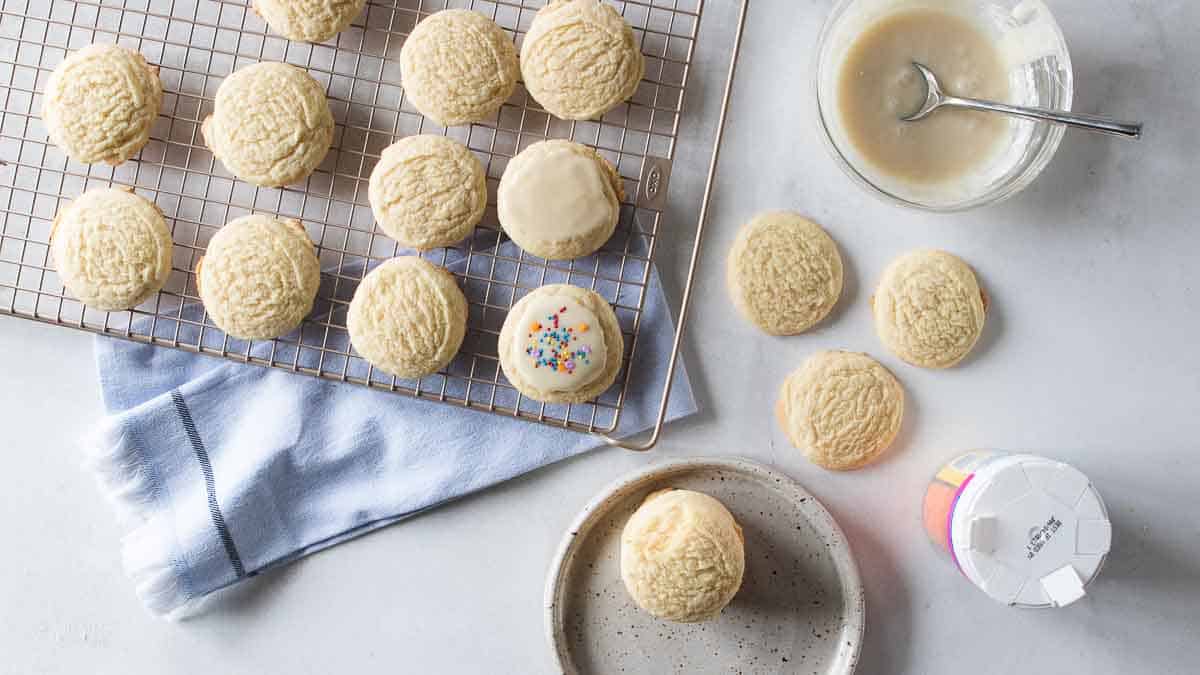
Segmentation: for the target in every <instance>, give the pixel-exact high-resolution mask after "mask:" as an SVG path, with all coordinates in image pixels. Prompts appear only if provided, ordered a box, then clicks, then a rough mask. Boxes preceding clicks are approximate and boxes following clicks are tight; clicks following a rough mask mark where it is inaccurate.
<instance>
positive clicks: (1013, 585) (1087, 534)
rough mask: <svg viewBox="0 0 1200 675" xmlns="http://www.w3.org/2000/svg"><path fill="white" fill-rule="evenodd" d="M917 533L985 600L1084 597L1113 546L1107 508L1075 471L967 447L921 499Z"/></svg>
mask: <svg viewBox="0 0 1200 675" xmlns="http://www.w3.org/2000/svg"><path fill="white" fill-rule="evenodd" d="M923 513H924V516H923V517H924V524H925V532H926V534H928V535H929V538H930V540H931V541H933V542H934V544H935V545H936V546H937V547H938V548H939V549H941V550H943V551H945V552H946V553H947V554H949V556H950V558H951V559H952V560H953V561H954V563H955V565H956V566H957V567H958V569H959V571H961V572H962V574H963V575H964V576H965V577H966V578H967V579H968V580H970V581H971V583H973V584H974V585H975V586H977V587H978V588H979V589H980V590H982V591H983V592H984V593H986V594H987V595H989V596H990V597H991V598H993V599H994V600H997V601H999V602H1003V603H1005V604H1007V605H1012V606H1015V607H1062V606H1065V605H1069V604H1071V603H1072V602H1075V601H1077V600H1079V599H1080V598H1082V597H1083V596H1084V587H1085V586H1086V585H1087V584H1088V583H1089V582H1090V581H1091V580H1092V579H1093V578H1095V576H1096V575H1097V574H1098V573H1099V572H1100V568H1101V566H1102V565H1103V564H1104V559H1105V557H1106V556H1107V555H1108V551H1109V548H1110V546H1111V543H1112V528H1111V525H1110V524H1109V520H1108V512H1107V510H1106V509H1105V507H1104V502H1103V501H1102V500H1101V499H1100V495H1099V493H1097V492H1096V490H1095V489H1094V488H1093V487H1092V485H1091V482H1090V481H1089V480H1088V478H1087V477H1086V476H1084V475H1083V474H1082V473H1081V472H1080V471H1079V470H1077V469H1075V468H1074V467H1072V466H1070V465H1068V464H1064V463H1062V462H1056V461H1054V460H1051V459H1046V458H1044V457H1038V456H1036V455H1025V454H1009V453H1004V452H996V451H991V450H976V451H973V452H968V453H966V454H963V455H960V456H958V457H955V458H954V459H952V460H951V461H950V462H948V463H946V464H945V465H944V466H943V467H942V468H941V469H939V470H938V472H937V474H936V475H935V476H934V477H933V480H932V481H930V483H929V487H928V489H926V491H925V500H924V508H923Z"/></svg>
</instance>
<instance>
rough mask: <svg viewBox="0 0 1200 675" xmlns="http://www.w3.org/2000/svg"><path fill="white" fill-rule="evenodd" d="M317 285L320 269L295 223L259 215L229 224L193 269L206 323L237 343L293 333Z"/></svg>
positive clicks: (211, 242)
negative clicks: (206, 315)
mask: <svg viewBox="0 0 1200 675" xmlns="http://www.w3.org/2000/svg"><path fill="white" fill-rule="evenodd" d="M320 284H321V267H320V263H319V262H318V261H317V254H316V251H315V250H314V248H313V243H312V240H311V239H309V238H308V233H307V232H305V231H304V226H303V225H301V224H300V221H298V220H290V219H288V220H284V219H280V218H276V217H274V216H268V215H263V214H253V215H249V216H242V217H241V218H237V219H234V220H231V221H229V222H228V223H227V224H226V225H225V227H222V228H221V229H220V230H218V231H217V233H216V234H215V235H213V238H212V240H211V241H209V242H208V249H207V250H206V251H205V252H204V257H203V258H201V259H200V260H199V261H198V262H197V263H196V287H197V288H198V290H199V291H200V301H201V302H202V303H204V309H205V311H207V312H208V316H209V318H210V319H212V321H213V323H215V324H217V327H218V328H220V329H221V330H223V331H225V332H226V333H228V334H229V335H231V336H232V337H235V338H240V339H243V340H267V339H270V338H276V337H279V336H281V335H286V334H287V333H290V332H292V331H293V330H295V329H296V327H297V326H299V325H300V322H301V321H302V320H304V317H305V316H307V315H308V313H309V312H311V311H312V307H313V301H314V300H315V299H316V297H317V288H318V287H319V286H320Z"/></svg>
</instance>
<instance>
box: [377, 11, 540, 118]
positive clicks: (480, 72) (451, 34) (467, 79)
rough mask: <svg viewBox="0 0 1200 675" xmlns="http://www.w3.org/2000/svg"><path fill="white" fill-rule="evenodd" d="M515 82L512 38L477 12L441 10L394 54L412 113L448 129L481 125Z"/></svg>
mask: <svg viewBox="0 0 1200 675" xmlns="http://www.w3.org/2000/svg"><path fill="white" fill-rule="evenodd" d="M520 76H521V69H520V66H518V65H517V50H516V47H514V46H513V42H512V38H510V37H509V36H508V34H507V33H505V32H504V31H503V30H502V29H501V28H500V27H499V26H497V25H496V23H495V22H494V21H492V20H491V19H489V18H487V17H486V16H484V15H482V14H479V13H478V12H472V11H470V10H466V9H447V10H443V11H440V12H437V13H435V14H433V15H431V16H429V17H428V18H426V19H424V20H423V21H421V22H420V23H418V24H417V27H416V28H414V29H413V32H412V34H411V35H409V36H408V39H407V40H405V41H404V46H403V47H401V49H400V82H401V84H402V85H403V86H404V94H405V97H406V98H407V99H408V101H409V102H410V103H412V104H413V107H415V108H416V109H417V110H419V111H420V112H421V114H422V115H425V116H426V117H428V118H429V119H431V120H433V121H435V122H437V123H438V124H440V125H442V126H444V127H448V126H454V125H457V124H468V123H470V122H478V121H480V120H484V119H487V118H488V117H490V116H491V115H492V114H493V113H495V112H496V111H497V110H498V109H499V108H500V105H501V104H502V103H504V102H505V101H506V100H508V97H509V96H511V95H512V92H513V88H515V87H516V86H517V80H518V79H519V78H520Z"/></svg>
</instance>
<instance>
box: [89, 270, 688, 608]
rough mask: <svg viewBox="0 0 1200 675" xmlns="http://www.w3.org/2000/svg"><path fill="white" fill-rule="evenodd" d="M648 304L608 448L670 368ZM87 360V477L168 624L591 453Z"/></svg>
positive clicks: (500, 428)
mask: <svg viewBox="0 0 1200 675" xmlns="http://www.w3.org/2000/svg"><path fill="white" fill-rule="evenodd" d="M646 292H647V294H648V295H647V301H646V308H645V313H644V314H643V319H642V331H641V336H640V337H639V341H638V345H637V349H636V352H635V357H634V360H633V363H632V364H631V368H632V373H633V375H632V377H633V379H632V382H631V385H630V389H629V392H630V393H629V397H628V398H627V400H626V403H625V407H624V412H623V413H622V416H621V423H620V426H619V429H618V434H619V435H630V434H634V433H637V432H639V431H642V430H644V429H647V428H648V427H649V426H650V425H651V424H652V422H653V419H654V415H655V414H656V412H657V405H658V401H659V396H660V394H661V391H662V380H663V377H665V373H666V368H667V359H668V357H669V355H670V347H671V339H672V333H673V328H672V322H671V318H670V315H669V312H668V311H667V306H666V302H665V300H664V296H663V294H662V291H661V288H660V286H659V284H658V282H657V278H656V277H654V278H652V281H651V285H650V287H649V288H648V289H647V291H646ZM187 309H189V310H190V309H192V308H187ZM195 309H196V311H197V312H198V311H199V309H198V308H195ZM208 333H214V331H208ZM217 335H218V336H220V334H219V333H217ZM206 343H207V340H206ZM218 344H219V343H218ZM262 347H263V348H270V343H263V345H262ZM95 352H96V361H97V366H98V368H99V373H100V383H101V388H102V392H103V396H104V402H105V406H106V408H107V410H108V413H109V417H108V418H106V419H105V420H104V422H103V423H102V424H101V425H100V428H99V429H98V430H97V432H96V434H95V435H94V437H93V438H92V439H90V442H89V450H88V451H89V460H88V464H89V466H90V468H91V469H92V470H93V471H94V472H95V473H96V476H97V478H98V480H99V483H100V486H101V490H102V491H103V492H104V493H105V494H106V495H107V496H108V497H109V498H110V500H111V501H112V502H113V503H115V504H116V506H117V508H118V511H119V512H120V513H121V514H123V516H124V518H126V519H128V520H129V521H130V523H129V526H130V530H129V533H128V534H127V535H126V536H125V537H124V539H123V542H122V548H123V557H124V564H125V567H126V570H127V572H128V573H129V574H130V576H131V577H132V579H133V581H134V583H135V585H136V590H137V593H138V595H139V596H140V598H141V599H142V601H143V602H144V603H145V605H146V606H147V607H148V608H149V609H150V610H151V611H152V612H154V613H158V614H165V615H167V616H169V617H171V618H179V617H183V616H186V615H188V614H190V613H193V612H194V611H195V610H196V609H197V608H198V607H199V606H200V604H201V603H200V602H199V601H200V600H201V599H202V598H204V597H205V596H208V595H209V594H211V593H213V592H214V591H216V590H219V589H221V588H224V587H226V586H229V585H231V584H234V583H237V582H238V581H240V580H242V579H244V578H246V577H248V576H251V575H254V574H257V573H258V572H261V571H263V570H265V569H268V568H271V567H274V566H278V565H282V564H285V563H287V562H290V561H292V560H295V559H297V558H299V557H301V556H304V555H307V554H309V553H312V552H314V551H318V550H321V549H323V548H326V547H329V546H333V545H335V544H338V543H340V542H343V541H346V540H347V539H350V538H352V537H356V536H358V535H361V534H364V533H366V532H370V531H371V530H374V529H376V528H379V527H383V526H385V525H389V524H391V523H395V522H397V521H399V520H402V519H404V518H407V517H409V516H412V515H415V514H417V513H420V512H421V511H423V510H425V509H429V508H432V507H435V506H437V505H439V504H443V503H445V502H447V501H449V500H452V499H455V498H458V497H461V496H463V495H466V494H469V493H471V492H474V491H476V490H480V489H482V488H485V487H488V486H490V485H494V484H496V483H499V482H502V481H504V480H507V479H509V478H512V477H514V476H517V475H520V474H522V473H525V472H528V471H531V470H533V469H536V468H538V467H541V466H544V465H546V464H550V463H552V462H555V461H558V460H561V459H564V458H566V457H570V456H572V455H575V454H578V453H580V452H583V451H585V450H588V449H591V448H595V447H597V446H599V445H601V443H600V441H599V439H598V438H596V437H594V436H590V435H586V434H580V433H576V432H571V431H566V430H561V429H552V428H548V427H545V426H542V425H538V424H533V423H530V422H526V421H521V420H517V419H513V418H505V417H501V416H498V415H493V414H489V413H484V412H479V411H473V410H467V409H464V408H458V407H454V406H450V405H445V404H439V403H434V402H428V401H422V400H414V399H411V398H408V397H404V396H398V395H395V394H391V393H388V392H380V391H373V390H368V389H366V388H365V387H361V386H356V385H349V384H340V383H335V382H328V381H324V380H319V379H316V378H309V377H303V376H297V375H293V374H291V373H286V372H282V371H279V370H276V369H268V368H262V367H259V366H254V365H245V364H238V363H231V362H229V361H226V360H223V359H217V358H208V357H199V356H195V355H193V354H188V353H185V352H181V351H176V350H170V349H164V348H160V347H153V346H149V345H144V344H137V343H132V342H126V341H122V340H116V339H112V338H97V339H96V343H95ZM252 353H253V351H252ZM681 365H682V364H681ZM672 391H673V393H672V396H671V405H670V408H669V419H677V418H680V417H683V416H686V415H689V414H691V413H693V412H694V411H695V410H696V405H695V402H694V400H693V397H692V392H691V388H690V387H689V385H688V380H687V376H686V374H685V373H684V371H683V369H682V368H680V369H679V370H677V371H676V382H675V385H674V388H673V390H672Z"/></svg>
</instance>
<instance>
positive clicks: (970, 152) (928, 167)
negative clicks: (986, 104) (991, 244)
mask: <svg viewBox="0 0 1200 675" xmlns="http://www.w3.org/2000/svg"><path fill="white" fill-rule="evenodd" d="M914 61H916V62H920V63H923V64H925V65H926V66H928V67H930V68H931V69H932V70H933V71H934V72H935V73H937V75H938V77H939V79H940V80H941V82H942V87H943V89H944V90H945V91H946V93H947V94H951V95H955V96H969V97H975V98H985V99H989V100H999V101H1003V102H1006V103H1014V104H1017V105H1026V106H1038V107H1043V108H1051V109H1057V110H1070V108H1071V100H1072V95H1073V91H1074V87H1073V77H1072V71H1071V57H1070V55H1069V53H1068V51H1067V45H1066V41H1065V39H1064V38H1063V35H1062V31H1061V30H1060V29H1059V27H1058V23H1057V22H1056V21H1055V20H1054V17H1053V16H1052V15H1051V13H1050V10H1049V9H1048V8H1047V7H1046V5H1045V3H1043V2H1042V0H1020V1H1015V0H991V1H983V0H839V1H838V2H837V4H836V5H835V6H834V8H833V11H832V13H831V14H830V16H829V19H828V20H827V21H826V23H825V27H824V29H823V30H822V32H821V37H820V40H819V47H818V55H817V69H816V94H817V106H818V109H819V113H820V120H821V125H822V128H823V130H824V133H825V137H826V139H827V141H828V143H829V146H830V148H831V149H832V151H833V154H834V156H835V157H836V159H837V160H838V162H839V164H840V165H841V166H842V168H843V169H844V170H845V171H846V173H847V174H848V175H850V177H851V178H853V179H854V180H855V181H856V182H858V183H860V184H861V185H863V186H864V187H866V188H868V189H869V190H871V191H872V192H874V193H876V194H878V195H880V196H883V197H885V198H887V199H889V200H891V201H893V202H896V203H899V204H903V205H905V206H910V207H915V208H921V209H927V210H931V211H963V210H966V209H971V208H975V207H979V206H983V205H986V204H992V203H995V202H998V201H1000V200H1002V199H1005V198H1006V197H1010V196H1012V195H1014V194H1016V193H1017V192H1019V191H1020V190H1021V189H1023V188H1024V187H1025V186H1027V185H1029V184H1030V183H1031V182H1033V180H1034V179H1035V178H1037V176H1038V174H1040V173H1041V172H1042V169H1044V168H1045V167H1046V165H1047V164H1049V162H1050V160H1051V158H1052V157H1053V156H1054V152H1055V151H1056V150H1057V149H1058V145H1059V143H1060V142H1061V141H1062V137H1063V133H1064V128H1063V127H1062V126H1059V125H1054V124H1048V123H1044V122H1034V121H1030V120H1022V119H1016V118H1011V117H1007V116H1002V115H997V114H995V113H985V112H977V111H970V110H955V109H941V110H938V111H935V112H934V113H933V114H932V115H930V116H929V117H927V118H925V119H923V120H919V121H915V122H904V121H902V120H901V118H902V117H904V116H905V115H907V114H909V113H912V112H914V111H916V110H917V109H918V108H919V107H920V104H921V102H922V101H924V98H925V85H924V82H923V80H922V79H921V76H920V75H919V73H918V72H917V70H916V69H915V68H913V66H912V63H913V62H914Z"/></svg>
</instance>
